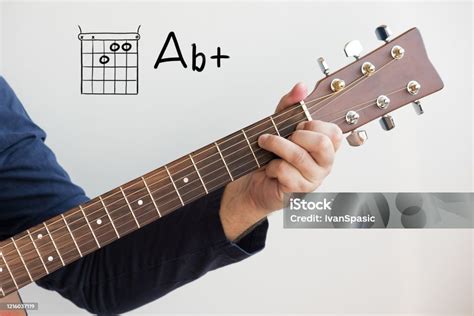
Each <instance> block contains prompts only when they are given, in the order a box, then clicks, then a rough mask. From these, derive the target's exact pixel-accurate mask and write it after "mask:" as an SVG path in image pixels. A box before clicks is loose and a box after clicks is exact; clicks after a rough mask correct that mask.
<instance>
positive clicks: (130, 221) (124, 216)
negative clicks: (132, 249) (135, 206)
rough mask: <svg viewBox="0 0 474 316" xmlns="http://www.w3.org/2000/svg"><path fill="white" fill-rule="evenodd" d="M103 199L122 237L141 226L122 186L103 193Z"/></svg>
mask: <svg viewBox="0 0 474 316" xmlns="http://www.w3.org/2000/svg"><path fill="white" fill-rule="evenodd" d="M102 200H103V202H104V205H105V208H106V209H107V210H108V213H109V215H110V217H111V218H112V222H113V223H114V226H115V228H116V229H117V232H118V233H119V235H120V236H121V237H122V236H124V235H126V234H127V233H129V232H131V231H133V230H135V229H137V227H139V226H138V224H137V221H136V219H135V214H133V211H132V210H131V209H130V206H129V204H128V202H127V200H126V199H125V196H124V194H123V192H122V190H121V189H120V188H116V189H113V190H112V191H109V192H107V193H105V194H102Z"/></svg>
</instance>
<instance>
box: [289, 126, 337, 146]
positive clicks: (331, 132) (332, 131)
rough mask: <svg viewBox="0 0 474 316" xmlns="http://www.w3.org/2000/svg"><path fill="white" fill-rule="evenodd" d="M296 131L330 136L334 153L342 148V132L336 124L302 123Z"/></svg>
mask: <svg viewBox="0 0 474 316" xmlns="http://www.w3.org/2000/svg"><path fill="white" fill-rule="evenodd" d="M296 130H308V131H313V132H318V133H321V134H324V135H326V136H328V137H329V138H330V139H331V141H332V144H333V146H334V151H337V150H338V149H339V147H341V142H342V137H343V135H342V131H341V129H340V128H339V126H337V125H336V124H334V123H329V122H323V121H319V120H313V121H305V122H301V123H299V124H298V125H297V126H296Z"/></svg>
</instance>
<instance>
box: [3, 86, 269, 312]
mask: <svg viewBox="0 0 474 316" xmlns="http://www.w3.org/2000/svg"><path fill="white" fill-rule="evenodd" d="M65 101H66V100H65ZM45 138H46V134H45V132H44V131H43V130H42V129H41V128H39V127H38V126H37V125H36V124H35V123H33V121H32V120H31V119H30V117H29V116H28V114H27V112H26V111H25V109H24V108H23V106H22V104H21V103H20V101H19V100H18V98H17V97H16V96H15V93H14V92H13V91H12V89H11V88H10V87H9V86H8V84H7V83H6V81H5V80H4V79H3V78H2V77H0V240H4V239H6V238H8V237H11V236H13V235H15V234H16V233H19V232H21V231H23V230H25V229H27V228H29V227H31V226H33V225H36V224H38V223H41V222H42V221H45V220H46V219H48V218H50V217H53V216H55V215H57V214H60V213H63V212H65V211H67V210H69V209H70V208H73V207H75V206H77V205H78V204H81V203H84V202H86V201H88V200H89V198H88V197H87V196H86V195H85V193H84V191H83V190H82V189H81V188H80V187H79V186H77V185H75V184H74V183H72V182H71V179H70V178H69V176H68V174H67V173H66V171H65V170H64V169H63V168H62V167H61V166H60V165H59V163H58V162H57V160H56V157H55V155H54V153H53V152H52V151H51V149H50V148H48V146H46V145H45V143H44V140H45ZM222 193H223V189H219V190H217V191H215V192H213V193H211V194H209V195H208V196H206V197H204V198H202V199H200V200H197V201H195V202H193V203H191V204H189V205H186V206H184V207H182V208H181V209H179V210H177V211H175V212H173V213H172V214H170V215H167V216H165V217H163V218H162V219H160V220H158V221H156V222H154V223H151V224H149V225H147V226H145V227H143V228H141V229H139V230H137V231H135V232H133V233H131V234H129V235H128V236H124V237H123V238H121V239H119V240H117V241H115V242H113V243H111V244H110V245H108V246H106V247H103V248H101V249H99V250H97V251H95V252H93V253H91V254H89V255H87V256H85V257H84V258H81V259H80V260H77V261H75V262H73V263H71V264H69V265H67V266H65V267H63V268H61V269H59V270H57V271H56V272H53V273H51V274H50V275H48V276H45V277H44V278H42V279H41V280H39V281H37V284H39V285H40V286H42V287H44V288H46V289H50V290H54V291H57V292H58V293H59V294H61V295H62V296H63V297H65V298H67V299H69V300H71V301H72V302H73V303H74V304H76V305H77V306H79V307H81V308H84V309H86V310H88V311H89V312H91V313H97V314H114V313H122V312H126V311H129V310H132V309H134V308H136V307H139V306H141V305H143V304H146V303H148V302H150V301H153V300H155V299H157V298H159V297H160V296H163V295H164V294H166V293H168V292H170V291H172V290H173V289H176V288H178V287H180V286H182V285H184V284H186V283H188V282H190V281H193V280H195V279H197V278H199V277H200V276H202V275H204V274H205V273H206V272H208V271H211V270H214V269H217V268H219V267H222V266H225V265H228V264H231V263H234V262H237V261H240V260H242V259H245V258H247V257H249V256H250V255H252V254H254V253H256V252H258V251H260V250H261V249H263V247H264V246H265V238H266V232H267V228H268V222H267V221H266V220H264V221H263V222H262V223H260V224H259V225H257V226H256V227H255V228H254V229H253V230H252V231H251V232H250V233H248V234H247V235H245V236H244V237H243V238H242V239H240V240H239V242H238V243H233V242H230V241H229V240H228V239H227V238H226V236H225V234H224V231H223V228H222V224H221V221H220V218H219V207H220V201H221V198H222Z"/></svg>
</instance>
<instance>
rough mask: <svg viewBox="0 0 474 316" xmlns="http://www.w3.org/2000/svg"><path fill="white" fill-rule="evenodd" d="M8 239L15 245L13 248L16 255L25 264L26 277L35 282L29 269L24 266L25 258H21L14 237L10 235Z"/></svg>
mask: <svg viewBox="0 0 474 316" xmlns="http://www.w3.org/2000/svg"><path fill="white" fill-rule="evenodd" d="M10 240H11V241H12V243H13V246H15V250H16V252H17V253H18V256H19V257H20V260H21V262H22V263H23V265H24V266H25V270H26V272H27V273H28V277H29V278H30V280H31V282H35V280H33V277H32V276H31V273H30V270H28V267H27V266H26V263H25V259H23V256H22V255H21V253H20V250H19V249H18V246H17V245H16V242H15V239H13V237H10Z"/></svg>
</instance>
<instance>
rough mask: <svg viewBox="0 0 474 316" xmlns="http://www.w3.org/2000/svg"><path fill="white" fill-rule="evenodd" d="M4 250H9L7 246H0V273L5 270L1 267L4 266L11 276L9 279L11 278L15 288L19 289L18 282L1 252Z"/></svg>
mask: <svg viewBox="0 0 474 316" xmlns="http://www.w3.org/2000/svg"><path fill="white" fill-rule="evenodd" d="M4 251H9V249H7V247H2V251H1V252H0V257H1V259H2V262H3V264H2V265H0V268H1V269H2V270H1V271H2V272H1V273H5V272H4V269H3V267H5V268H6V270H7V271H8V273H9V274H10V276H11V278H10V279H11V280H12V282H13V284H14V285H15V287H16V289H17V290H18V289H19V286H18V283H19V282H17V280H16V278H15V276H14V275H13V273H12V270H11V269H10V265H9V264H8V262H7V260H6V259H5V257H4V254H3V252H4ZM20 285H21V283H20ZM2 289H3V285H2Z"/></svg>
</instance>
